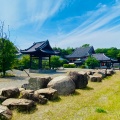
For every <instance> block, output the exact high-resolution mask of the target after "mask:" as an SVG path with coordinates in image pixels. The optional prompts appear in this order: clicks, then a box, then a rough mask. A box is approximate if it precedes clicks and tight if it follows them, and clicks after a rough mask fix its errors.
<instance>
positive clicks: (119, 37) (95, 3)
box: [0, 0, 120, 49]
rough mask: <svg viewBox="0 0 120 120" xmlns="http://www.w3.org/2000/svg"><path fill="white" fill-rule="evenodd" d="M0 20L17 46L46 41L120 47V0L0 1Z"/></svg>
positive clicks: (27, 45)
mask: <svg viewBox="0 0 120 120" xmlns="http://www.w3.org/2000/svg"><path fill="white" fill-rule="evenodd" d="M0 21H2V22H4V32H6V33H8V26H9V31H10V40H11V41H12V42H13V43H14V44H15V45H16V46H17V47H18V48H19V49H26V48H28V47H30V46H31V45H32V44H33V43H34V42H40V41H45V40H49V42H50V45H51V46H52V47H61V48H67V47H73V48H76V47H80V46H82V45H83V44H90V45H91V46H94V48H95V49H97V48H110V47H117V48H119V49H120V0H0Z"/></svg>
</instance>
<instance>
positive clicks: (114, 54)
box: [95, 47, 120, 59]
mask: <svg viewBox="0 0 120 120" xmlns="http://www.w3.org/2000/svg"><path fill="white" fill-rule="evenodd" d="M95 52H96V53H104V54H105V55H106V56H108V57H110V58H113V59H117V58H118V57H120V49H117V48H116V47H111V48H98V49H96V50H95Z"/></svg>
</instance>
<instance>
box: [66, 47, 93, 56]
mask: <svg viewBox="0 0 120 120" xmlns="http://www.w3.org/2000/svg"><path fill="white" fill-rule="evenodd" d="M92 53H94V48H93V46H90V47H80V48H76V49H75V51H74V52H73V53H72V54H70V55H67V56H66V58H81V57H86V56H89V55H91V54H92Z"/></svg>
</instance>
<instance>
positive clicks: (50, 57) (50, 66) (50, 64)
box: [49, 55, 51, 69]
mask: <svg viewBox="0 0 120 120" xmlns="http://www.w3.org/2000/svg"><path fill="white" fill-rule="evenodd" d="M50 58H51V56H50V55H49V68H50V69H51V63H50V62H51V61H50Z"/></svg>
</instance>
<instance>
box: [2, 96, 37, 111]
mask: <svg viewBox="0 0 120 120" xmlns="http://www.w3.org/2000/svg"><path fill="white" fill-rule="evenodd" d="M2 105H4V106H7V107H8V108H9V109H14V108H17V109H20V110H31V109H32V108H33V107H34V106H35V102H34V101H32V100H27V99H16V98H9V99H6V100H5V101H4V102H3V103H2Z"/></svg>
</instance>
